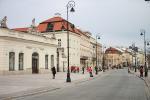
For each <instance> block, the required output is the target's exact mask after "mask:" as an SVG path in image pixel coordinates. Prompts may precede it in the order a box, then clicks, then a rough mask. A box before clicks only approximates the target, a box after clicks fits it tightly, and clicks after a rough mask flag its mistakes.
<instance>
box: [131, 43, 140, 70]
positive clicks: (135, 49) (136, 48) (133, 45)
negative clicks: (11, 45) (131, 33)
mask: <svg viewBox="0 0 150 100" xmlns="http://www.w3.org/2000/svg"><path fill="white" fill-rule="evenodd" d="M129 49H132V51H133V53H134V57H135V72H136V68H137V59H136V52H138V47H136V46H135V44H132V46H129ZM132 57H133V55H132ZM132 59H133V58H132ZM132 61H133V60H132Z"/></svg>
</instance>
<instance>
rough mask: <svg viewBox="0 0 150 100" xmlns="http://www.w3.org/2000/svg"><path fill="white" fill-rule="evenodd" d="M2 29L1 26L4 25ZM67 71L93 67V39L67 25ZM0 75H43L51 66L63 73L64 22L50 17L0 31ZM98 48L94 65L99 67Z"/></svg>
mask: <svg viewBox="0 0 150 100" xmlns="http://www.w3.org/2000/svg"><path fill="white" fill-rule="evenodd" d="M4 26H5V25H4ZM68 26H69V52H70V53H69V67H71V66H76V67H80V69H81V67H83V66H84V67H88V66H91V67H94V66H95V64H96V59H95V58H96V39H95V38H93V37H92V34H91V33H90V32H84V31H82V30H80V29H78V28H76V27H75V26H74V25H73V24H72V23H70V22H69V24H68ZM0 41H1V42H0V46H1V50H0V53H1V55H2V56H1V57H0V59H1V60H0V73H1V74H5V73H10V74H11V73H16V74H18V73H45V72H49V71H50V68H51V67H52V66H55V67H56V69H57V71H67V66H68V63H67V57H68V56H67V55H68V54H67V53H68V51H67V21H66V20H65V19H63V18H61V17H53V18H50V19H48V20H45V21H43V22H41V23H40V24H39V25H38V26H35V19H33V21H32V25H31V26H30V27H28V28H15V29H8V28H7V27H5V28H0ZM101 54H102V53H101V44H100V43H98V42H97V62H98V65H101V62H102V61H101V60H102V59H101V57H102V56H101Z"/></svg>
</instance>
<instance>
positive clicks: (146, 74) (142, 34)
mask: <svg viewBox="0 0 150 100" xmlns="http://www.w3.org/2000/svg"><path fill="white" fill-rule="evenodd" d="M140 35H141V36H143V37H144V58H145V60H144V61H145V63H144V69H145V77H147V76H148V69H147V66H146V40H145V30H141V34H140Z"/></svg>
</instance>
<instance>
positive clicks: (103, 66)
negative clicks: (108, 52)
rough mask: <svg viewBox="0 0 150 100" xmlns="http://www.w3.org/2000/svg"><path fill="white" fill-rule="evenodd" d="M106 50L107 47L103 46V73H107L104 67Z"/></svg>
mask: <svg viewBox="0 0 150 100" xmlns="http://www.w3.org/2000/svg"><path fill="white" fill-rule="evenodd" d="M105 48H106V46H103V52H102V53H103V58H102V70H103V72H104V71H105V68H104V65H105V58H104V56H105V50H104V49H105Z"/></svg>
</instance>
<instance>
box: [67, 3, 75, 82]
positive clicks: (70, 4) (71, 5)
mask: <svg viewBox="0 0 150 100" xmlns="http://www.w3.org/2000/svg"><path fill="white" fill-rule="evenodd" d="M74 6H75V2H74V1H69V2H68V4H67V6H66V7H67V50H68V69H67V79H66V82H71V78H70V69H69V22H68V10H69V8H70V12H75V10H74V8H73V7H74Z"/></svg>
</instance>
